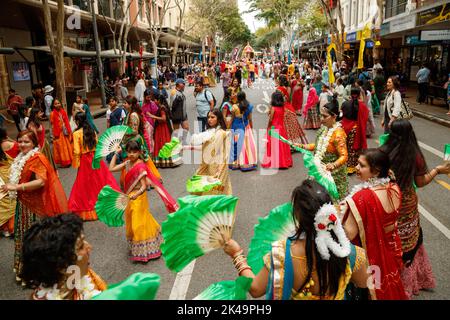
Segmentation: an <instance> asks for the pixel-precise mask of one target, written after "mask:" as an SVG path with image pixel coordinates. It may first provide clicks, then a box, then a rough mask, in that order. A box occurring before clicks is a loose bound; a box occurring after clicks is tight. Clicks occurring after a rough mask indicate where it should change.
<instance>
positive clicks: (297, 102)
mask: <svg viewBox="0 0 450 320" xmlns="http://www.w3.org/2000/svg"><path fill="white" fill-rule="evenodd" d="M298 84H299V80H297V79H296V80H294V81H292V84H291V90H292V99H291V100H292V106H293V108H294V109H295V111H296V112H298V114H300V113H301V111H302V107H303V86H302V85H301V84H300V86H298Z"/></svg>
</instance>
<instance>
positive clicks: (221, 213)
mask: <svg viewBox="0 0 450 320" xmlns="http://www.w3.org/2000/svg"><path fill="white" fill-rule="evenodd" d="M237 200H238V198H237V197H234V196H230V195H214V196H187V197H184V198H180V199H178V203H179V204H180V208H179V209H178V211H176V212H174V213H171V214H169V215H168V216H167V220H166V221H164V222H163V223H162V225H161V226H162V234H163V238H164V242H163V243H162V244H161V251H162V255H163V257H164V260H165V262H166V266H167V267H168V268H169V269H170V270H172V271H176V272H179V271H181V270H182V269H183V268H184V267H185V266H187V265H188V264H189V263H190V262H191V261H193V260H194V259H196V258H198V257H200V256H203V255H205V254H207V253H209V252H211V251H213V250H215V249H218V248H222V247H223V244H224V242H225V241H228V240H229V239H231V235H232V233H233V225H234V220H235V216H236V213H235V210H236V204H237Z"/></svg>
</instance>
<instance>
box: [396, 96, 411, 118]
mask: <svg viewBox="0 0 450 320" xmlns="http://www.w3.org/2000/svg"><path fill="white" fill-rule="evenodd" d="M413 117H414V114H413V112H412V111H411V108H410V107H409V103H408V102H407V101H405V100H403V98H402V103H401V105H400V113H399V118H401V119H407V120H411V119H412V118H413Z"/></svg>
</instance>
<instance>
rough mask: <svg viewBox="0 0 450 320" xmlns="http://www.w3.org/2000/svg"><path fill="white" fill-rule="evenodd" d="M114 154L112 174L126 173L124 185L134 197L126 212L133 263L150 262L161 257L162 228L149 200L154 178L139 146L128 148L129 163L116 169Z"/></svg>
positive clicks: (124, 174)
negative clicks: (148, 178) (150, 187)
mask: <svg viewBox="0 0 450 320" xmlns="http://www.w3.org/2000/svg"><path fill="white" fill-rule="evenodd" d="M121 151H122V149H121V148H120V147H119V148H118V149H117V150H116V154H114V156H113V158H112V160H111V163H110V165H109V170H110V171H112V172H116V171H122V174H121V176H120V184H121V186H122V189H123V190H124V191H125V193H126V194H128V195H129V197H130V200H131V201H130V203H129V204H128V206H127V208H126V210H125V225H126V237H127V240H128V244H129V247H130V249H131V251H130V260H131V261H139V262H148V261H149V260H151V259H157V258H159V257H160V256H161V250H160V245H161V243H162V235H161V227H160V225H159V224H158V222H156V220H155V218H153V216H152V214H151V213H150V210H149V204H148V199H147V181H146V180H147V177H148V176H149V175H150V174H151V173H150V171H149V169H148V167H147V166H146V165H145V163H144V161H143V160H142V159H141V158H142V151H141V146H140V144H139V142H137V141H133V140H131V141H129V142H128V143H127V144H126V152H127V155H128V160H126V161H125V162H123V163H121V164H119V165H116V161H117V153H120V152H121Z"/></svg>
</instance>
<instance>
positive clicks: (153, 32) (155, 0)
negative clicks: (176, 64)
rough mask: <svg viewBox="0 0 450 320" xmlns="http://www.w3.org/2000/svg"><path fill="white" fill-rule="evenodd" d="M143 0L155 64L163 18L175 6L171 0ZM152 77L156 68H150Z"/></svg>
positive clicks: (156, 62) (154, 75) (155, 75)
mask: <svg viewBox="0 0 450 320" xmlns="http://www.w3.org/2000/svg"><path fill="white" fill-rule="evenodd" d="M144 1H145V8H146V10H145V12H146V15H147V21H148V24H149V30H150V41H151V44H152V48H153V59H154V60H155V65H157V64H158V42H159V38H160V37H161V34H162V32H163V30H162V29H163V27H164V18H165V16H166V13H167V11H169V10H171V9H173V8H175V7H176V5H172V6H171V3H172V0H144ZM152 77H154V78H156V77H157V74H156V70H155V69H154V70H152Z"/></svg>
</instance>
